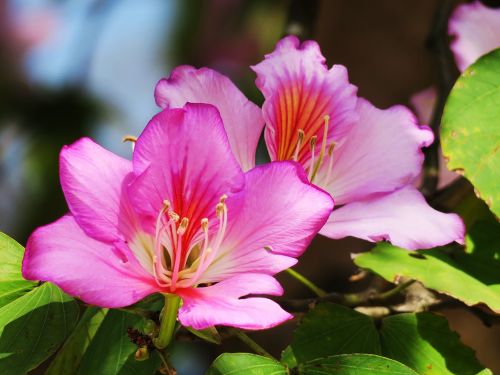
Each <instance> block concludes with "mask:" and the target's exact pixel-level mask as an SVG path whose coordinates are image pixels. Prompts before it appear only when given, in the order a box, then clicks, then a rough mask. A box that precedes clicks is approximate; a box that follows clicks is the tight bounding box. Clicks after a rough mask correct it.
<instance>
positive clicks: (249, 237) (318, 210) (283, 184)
mask: <svg viewBox="0 0 500 375" xmlns="http://www.w3.org/2000/svg"><path fill="white" fill-rule="evenodd" d="M245 177H246V185H245V189H244V190H243V191H241V192H240V193H238V194H235V195H233V196H231V197H229V198H228V199H227V202H226V203H227V209H228V222H229V223H228V229H227V232H226V233H227V235H226V237H225V239H224V241H223V243H222V245H221V249H220V250H219V253H218V257H217V258H216V261H215V262H214V263H213V264H211V265H210V267H209V269H208V270H207V272H206V273H205V274H204V275H203V278H202V280H203V281H204V282H209V281H218V280H221V279H222V278H226V277H229V276H232V275H235V274H238V273H245V272H259V273H268V274H271V275H272V274H275V273H277V272H280V271H282V270H284V269H286V268H289V267H291V266H292V265H293V264H295V259H294V258H295V257H297V256H299V255H300V254H302V253H303V252H304V251H305V249H306V248H307V246H308V245H309V243H310V242H311V240H312V238H313V237H314V236H315V235H316V233H317V232H318V231H319V230H320V228H321V227H322V226H323V225H324V223H325V222H326V220H327V219H328V217H329V215H330V213H331V212H332V209H333V200H332V198H331V197H330V196H329V195H328V194H327V193H325V192H324V191H322V190H320V189H318V188H317V187H316V186H314V185H311V184H310V183H309V182H308V180H307V177H306V175H305V172H304V170H303V168H302V167H301V166H300V165H299V164H297V163H295V162H272V163H268V164H265V165H262V166H259V167H256V168H254V169H252V170H250V171H249V172H247V173H246V175H245ZM264 248H268V249H270V250H264Z"/></svg>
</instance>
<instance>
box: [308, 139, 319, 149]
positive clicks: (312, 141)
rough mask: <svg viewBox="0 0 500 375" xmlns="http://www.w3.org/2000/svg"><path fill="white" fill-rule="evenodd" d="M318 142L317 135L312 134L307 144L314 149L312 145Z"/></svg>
mask: <svg viewBox="0 0 500 375" xmlns="http://www.w3.org/2000/svg"><path fill="white" fill-rule="evenodd" d="M317 142H318V136H317V135H313V136H312V137H311V140H310V141H309V145H310V146H311V149H312V150H313V151H314V147H315V146H316V143H317Z"/></svg>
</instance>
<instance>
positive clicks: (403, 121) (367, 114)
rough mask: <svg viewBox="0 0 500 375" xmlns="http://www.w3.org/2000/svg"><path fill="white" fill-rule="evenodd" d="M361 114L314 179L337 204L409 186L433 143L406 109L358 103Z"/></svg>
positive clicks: (366, 102)
mask: <svg viewBox="0 0 500 375" xmlns="http://www.w3.org/2000/svg"><path fill="white" fill-rule="evenodd" d="M357 111H358V112H359V114H360V118H359V121H358V122H357V123H356V125H355V126H353V127H352V128H351V130H350V131H349V133H348V134H346V136H345V138H344V139H342V140H341V141H340V144H339V147H336V148H335V150H334V152H333V163H332V164H331V167H330V164H329V163H328V162H325V163H323V165H322V167H321V169H320V172H319V173H318V179H317V180H316V181H315V183H317V184H318V185H319V186H322V187H324V188H325V190H327V191H328V192H329V193H330V194H331V195H332V196H333V197H334V198H335V202H336V204H337V205H342V204H346V203H350V202H355V201H356V200H359V199H366V198H369V197H370V196H373V195H377V194H380V193H387V192H391V191H394V190H396V189H399V188H401V187H402V186H405V185H406V184H409V183H411V182H412V181H414V180H415V178H416V177H417V176H418V175H419V173H420V169H421V166H422V162H423V158H424V156H423V153H422V151H421V148H422V147H425V146H428V145H429V144H431V143H432V141H433V134H432V131H431V130H430V129H429V128H427V127H421V126H418V124H417V121H416V119H415V116H414V115H413V114H412V113H411V111H410V110H409V109H407V108H406V107H403V106H395V107H391V108H389V109H386V110H380V109H377V108H375V107H374V106H373V105H371V104H370V103H369V102H368V101H366V100H364V99H359V101H358V106H357ZM329 169H331V170H330V171H329Z"/></svg>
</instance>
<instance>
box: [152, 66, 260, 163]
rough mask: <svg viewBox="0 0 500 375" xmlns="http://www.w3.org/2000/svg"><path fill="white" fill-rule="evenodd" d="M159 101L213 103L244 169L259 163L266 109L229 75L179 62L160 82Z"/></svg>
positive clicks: (178, 104)
mask: <svg viewBox="0 0 500 375" xmlns="http://www.w3.org/2000/svg"><path fill="white" fill-rule="evenodd" d="M155 99H156V104H158V105H159V106H160V107H162V108H182V107H183V106H184V104H186V103H187V102H191V103H207V104H212V105H214V106H215V107H217V109H218V110H219V112H220V115H221V117H222V121H223V122H224V127H225V129H226V132H227V136H228V139H229V143H230V145H231V149H232V150H233V153H234V155H235V156H236V159H237V160H238V161H239V162H240V165H241V167H242V168H243V170H244V171H247V170H249V169H250V168H253V167H254V166H255V152H256V150H257V143H258V142H259V137H260V134H261V133H262V129H263V128H264V120H263V118H262V112H261V110H260V108H259V107H258V106H256V105H255V104H254V103H252V102H250V101H249V100H248V99H247V98H246V97H245V95H243V93H242V92H241V91H240V90H239V89H238V88H237V87H236V86H235V85H234V84H233V83H232V82H231V80H230V79H229V78H227V77H226V76H224V75H222V74H220V73H218V72H216V71H214V70H212V69H208V68H201V69H195V68H194V67H192V66H179V67H177V68H175V69H174V70H173V71H172V73H171V74H170V77H169V78H164V79H162V80H160V82H158V84H157V85H156V89H155Z"/></svg>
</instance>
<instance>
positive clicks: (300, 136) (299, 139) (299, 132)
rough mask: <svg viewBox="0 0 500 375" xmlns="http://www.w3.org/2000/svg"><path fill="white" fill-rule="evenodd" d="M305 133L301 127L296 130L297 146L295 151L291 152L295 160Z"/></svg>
mask: <svg viewBox="0 0 500 375" xmlns="http://www.w3.org/2000/svg"><path fill="white" fill-rule="evenodd" d="M304 137H305V133H304V131H303V130H302V129H299V130H297V146H296V147H295V153H294V154H293V160H295V161H297V160H298V159H299V152H300V149H301V148H302V142H303V141H304Z"/></svg>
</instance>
